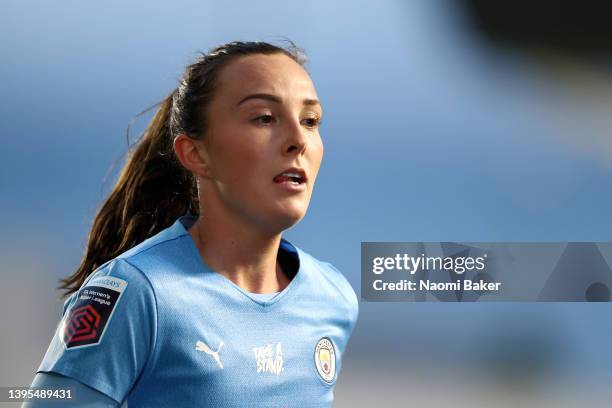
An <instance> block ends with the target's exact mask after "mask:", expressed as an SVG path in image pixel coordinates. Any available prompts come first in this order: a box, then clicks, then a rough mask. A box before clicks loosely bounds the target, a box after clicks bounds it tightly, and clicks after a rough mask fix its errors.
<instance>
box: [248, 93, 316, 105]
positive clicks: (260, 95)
mask: <svg viewBox="0 0 612 408" xmlns="http://www.w3.org/2000/svg"><path fill="white" fill-rule="evenodd" d="M249 99H264V100H267V101H270V102H275V103H281V102H282V100H281V98H279V97H278V96H276V95H272V94H267V93H254V94H251V95H247V96H245V97H244V98H242V99H241V100H240V102H238V105H236V106H239V105H241V104H242V103H243V102H246V101H248V100H249ZM302 103H303V104H304V105H308V106H313V105H321V103H320V102H319V101H318V100H317V99H304V100H303V101H302Z"/></svg>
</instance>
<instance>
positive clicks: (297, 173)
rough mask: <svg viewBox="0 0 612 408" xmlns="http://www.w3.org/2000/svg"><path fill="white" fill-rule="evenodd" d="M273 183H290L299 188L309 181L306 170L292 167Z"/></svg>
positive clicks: (274, 179)
mask: <svg viewBox="0 0 612 408" xmlns="http://www.w3.org/2000/svg"><path fill="white" fill-rule="evenodd" d="M272 181H274V182H275V183H289V184H291V185H295V186H299V185H302V184H306V182H307V181H308V179H307V177H306V172H305V171H304V170H302V169H300V168H298V167H291V168H289V169H286V170H285V171H283V172H282V173H280V174H277V175H276V176H275V177H274V178H273V179H272Z"/></svg>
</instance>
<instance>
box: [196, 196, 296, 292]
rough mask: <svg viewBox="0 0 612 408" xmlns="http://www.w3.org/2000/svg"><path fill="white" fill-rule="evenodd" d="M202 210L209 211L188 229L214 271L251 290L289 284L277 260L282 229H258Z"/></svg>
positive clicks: (278, 289)
mask: <svg viewBox="0 0 612 408" xmlns="http://www.w3.org/2000/svg"><path fill="white" fill-rule="evenodd" d="M208 210H210V207H209V208H208ZM201 214H205V215H204V216H200V217H199V218H198V219H197V221H196V222H195V223H194V224H193V225H192V226H191V228H189V231H188V232H189V234H190V235H191V238H192V239H193V241H194V242H195V244H196V247H197V248H198V251H199V252H200V255H201V257H202V259H203V260H204V262H206V265H208V267H210V268H211V269H212V270H213V271H215V272H217V273H219V274H221V275H223V276H225V277H226V278H227V279H229V280H231V281H232V282H234V283H235V284H236V285H238V286H240V287H241V288H242V289H244V290H245V291H247V292H253V293H273V292H278V291H281V290H283V289H284V288H285V287H286V286H287V285H288V284H289V278H288V277H287V275H285V273H283V271H282V269H281V267H280V265H279V264H278V262H277V256H278V248H279V245H280V240H281V234H280V233H279V234H269V233H264V232H261V231H257V230H256V229H254V228H248V227H247V226H245V225H244V224H242V223H239V222H237V221H236V220H234V219H232V218H231V217H227V216H225V217H216V216H215V214H210V211H208V212H206V213H202V212H201ZM219 220H223V222H222V223H221V222H219Z"/></svg>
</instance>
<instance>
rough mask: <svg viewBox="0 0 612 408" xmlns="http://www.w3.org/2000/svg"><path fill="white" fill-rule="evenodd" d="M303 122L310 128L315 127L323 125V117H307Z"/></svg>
mask: <svg viewBox="0 0 612 408" xmlns="http://www.w3.org/2000/svg"><path fill="white" fill-rule="evenodd" d="M302 124H303V125H305V126H306V127H307V128H309V129H314V128H316V127H318V126H320V125H321V118H305V119H302Z"/></svg>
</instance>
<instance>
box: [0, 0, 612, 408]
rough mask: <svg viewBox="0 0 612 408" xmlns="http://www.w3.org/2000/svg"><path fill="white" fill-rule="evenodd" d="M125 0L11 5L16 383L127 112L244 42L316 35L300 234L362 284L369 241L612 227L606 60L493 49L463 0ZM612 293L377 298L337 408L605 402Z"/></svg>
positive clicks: (0, 42) (1, 296)
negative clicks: (314, 127) (308, 174)
mask: <svg viewBox="0 0 612 408" xmlns="http://www.w3.org/2000/svg"><path fill="white" fill-rule="evenodd" d="M126 4H127V3H125V2H121V1H118V0H113V1H104V2H99V1H98V2H84V1H76V0H70V1H69V0H66V1H57V2H49V1H43V0H39V1H30V0H26V1H24V0H5V1H3V2H2V5H0V50H1V51H2V53H1V57H0V58H1V63H0V92H1V95H2V98H1V99H0V138H1V141H2V143H1V152H2V153H1V158H2V160H1V161H0V217H1V219H0V228H1V230H2V233H1V235H0V277H1V278H2V284H1V285H0V319H1V320H0V322H1V329H0V333H1V335H0V361H1V363H0V385H5V386H19V385H20V386H23V385H27V384H29V382H30V380H31V378H32V376H33V373H34V370H35V368H36V367H37V365H38V363H39V362H40V360H41V358H42V356H43V354H44V351H45V349H46V346H47V344H48V342H49V340H50V337H51V335H52V333H53V330H54V328H55V326H56V324H57V321H58V319H59V317H60V306H61V303H60V302H59V300H58V297H59V293H58V292H56V291H54V290H53V288H54V287H55V286H56V284H57V279H58V278H60V277H62V276H65V275H67V274H69V273H71V272H72V271H73V270H74V268H75V267H76V265H77V264H78V262H79V260H80V257H81V255H82V251H83V246H84V244H85V240H86V237H87V233H88V228H89V226H90V222H91V220H92V218H93V215H94V212H95V210H96V208H97V206H98V205H99V203H100V201H101V199H102V198H103V196H104V194H105V193H107V192H108V191H109V189H110V187H111V184H112V183H111V182H107V183H106V184H105V185H103V183H102V180H103V178H104V176H105V175H106V174H107V173H108V171H109V168H110V166H111V164H112V162H113V161H114V160H115V159H117V158H119V157H121V155H122V154H123V153H124V152H125V150H126V142H125V128H126V125H127V123H128V122H129V121H130V119H131V118H132V117H133V116H134V115H135V114H136V113H138V112H139V111H141V110H142V109H144V108H146V107H148V106H150V105H152V104H153V103H155V102H157V101H158V100H160V99H161V98H162V97H163V96H164V95H165V94H166V93H167V92H169V91H170V90H171V89H172V88H173V87H175V85H176V80H177V78H178V76H179V75H180V73H181V71H182V68H183V67H184V65H185V64H187V63H188V62H190V61H191V60H192V59H193V57H194V56H195V55H196V51H197V50H206V49H208V48H210V47H212V46H214V45H216V44H218V43H222V42H226V41H230V40H236V39H243V40H254V39H258V40H275V39H278V36H286V37H288V38H290V39H292V40H293V41H295V42H296V43H297V44H298V45H300V46H301V47H303V48H304V49H305V50H306V51H307V53H308V55H309V57H310V61H311V62H310V65H309V70H310V72H311V75H312V78H313V80H314V82H315V84H316V86H317V89H318V93H319V96H320V98H321V100H322V102H323V105H324V108H325V120H324V124H323V127H322V136H323V139H324V143H325V157H324V162H323V166H322V168H321V172H320V175H319V178H318V182H317V186H316V189H315V194H314V196H313V200H312V202H311V206H310V210H309V213H308V215H307V216H306V218H305V219H304V220H303V221H302V222H301V223H300V224H298V225H297V226H295V227H294V228H293V229H291V230H290V231H287V233H286V237H288V238H289V239H290V240H293V241H295V243H296V244H297V245H299V246H301V247H302V248H304V249H305V250H307V251H308V252H311V253H312V254H314V255H315V256H317V257H318V258H320V259H324V260H328V261H330V262H332V263H334V264H335V265H336V266H337V267H338V268H339V269H341V270H342V271H343V272H344V274H345V275H346V276H347V278H348V279H349V280H350V282H351V283H352V284H353V287H354V288H355V290H356V291H357V292H359V282H360V279H359V271H360V253H359V251H360V242H361V241H519V242H520V241H548V242H554V241H609V240H611V239H610V237H611V236H612V232H611V231H612V230H611V227H612V219H611V217H609V215H608V214H609V208H612V141H611V140H610V138H609V134H610V130H611V129H612V115H611V113H612V108H611V106H612V105H611V104H610V102H611V99H612V76H611V75H610V72H611V69H610V66H611V65H610V64H608V66H607V67H608V68H607V69H606V68H605V66H604V67H603V68H602V67H601V66H600V67H599V68H593V67H592V66H589V65H585V64H582V63H580V62H579V61H576V60H572V59H567V58H563V57H559V56H554V55H539V54H538V55H526V54H521V53H518V52H512V51H505V52H502V51H498V50H496V49H494V48H491V47H490V46H489V45H487V43H484V42H483V41H482V40H481V39H480V37H478V36H477V35H476V34H475V32H474V31H472V30H471V28H470V25H469V24H468V20H467V18H466V16H465V15H464V14H463V13H462V10H461V9H459V8H458V7H457V2H454V1H439V0H436V1H431V0H421V1H416V0H415V1H399V0H398V1H390V0H389V1H377V2H365V1H350V2H349V1H347V2H338V1H306V2H284V1H269V2H247V1H245V2H235V1H233V2H225V3H224V4H221V2H213V1H173V2H170V1H166V2H159V1H146V2H145V1H134V2H130V3H129V7H128V6H127V5H126ZM608 62H609V60H608ZM146 120H148V117H145V118H143V120H141V121H140V122H139V123H138V124H137V125H136V129H135V130H136V132H137V131H138V130H142V128H143V127H144V124H145V123H146ZM111 181H112V179H111ZM606 209H608V210H606ZM610 310H611V309H610V306H609V305H608V304H575V303H572V304H554V303H553V304H491V303H483V304H456V303H452V304H433V303H425V304H381V303H376V304H375V303H365V302H361V304H360V320H359V323H358V325H357V327H356V329H355V332H354V335H353V337H352V339H351V342H350V343H349V349H348V352H347V354H346V355H345V356H344V370H343V373H342V376H341V378H340V380H339V382H338V385H337V388H336V401H337V404H336V406H339V407H349V406H369V405H374V404H377V405H379V406H417V405H423V406H451V405H454V406H468V405H469V406H473V405H474V404H479V405H480V404H487V405H489V406H506V405H505V404H507V406H519V405H523V406H527V405H529V406H543V405H546V404H548V403H552V404H554V405H555V406H582V405H585V404H589V405H591V406H606V405H607V404H609V401H610V394H611V392H610V391H609V384H610V381H612V354H611V353H610V340H611V337H612V320H611V319H610V316H611V313H610Z"/></svg>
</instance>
